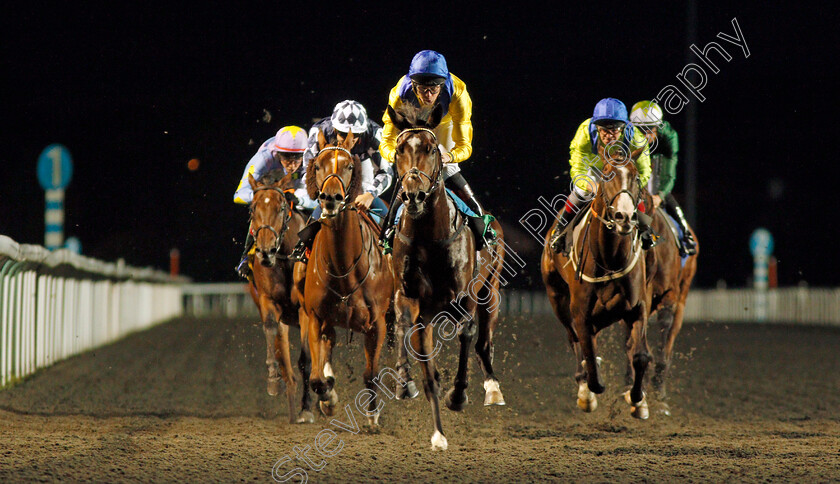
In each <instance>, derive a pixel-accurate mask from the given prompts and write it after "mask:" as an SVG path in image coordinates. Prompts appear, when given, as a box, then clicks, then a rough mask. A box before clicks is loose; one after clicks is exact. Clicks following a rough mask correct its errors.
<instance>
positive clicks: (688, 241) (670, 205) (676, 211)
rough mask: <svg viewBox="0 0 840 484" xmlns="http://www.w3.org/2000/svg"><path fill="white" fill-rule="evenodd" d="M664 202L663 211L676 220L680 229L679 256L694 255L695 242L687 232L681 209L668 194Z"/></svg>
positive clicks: (689, 232)
mask: <svg viewBox="0 0 840 484" xmlns="http://www.w3.org/2000/svg"><path fill="white" fill-rule="evenodd" d="M666 201H667V203H666V204H665V211H667V212H668V213H669V214H670V215H671V216H672V217H674V218H675V219H676V220H677V223H678V224H680V229H681V230H682V233H683V238H682V246H681V247H680V256H681V257H685V256H687V255H694V254H696V253H697V242H695V241H694V237H693V236H692V235H691V231H689V230H688V222H687V221H686V220H685V214H684V213H683V211H682V208H681V207H680V206H679V204H678V203H677V201H676V199H674V196H673V195H671V194H670V193H669V194H668V196H667V200H666Z"/></svg>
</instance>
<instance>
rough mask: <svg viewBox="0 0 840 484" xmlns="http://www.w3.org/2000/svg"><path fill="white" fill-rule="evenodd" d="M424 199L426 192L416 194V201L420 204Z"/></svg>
mask: <svg viewBox="0 0 840 484" xmlns="http://www.w3.org/2000/svg"><path fill="white" fill-rule="evenodd" d="M425 199H426V192H420V193H418V194H417V201H418V202H422V201H423V200H425Z"/></svg>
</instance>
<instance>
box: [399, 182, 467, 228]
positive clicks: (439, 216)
mask: <svg viewBox="0 0 840 484" xmlns="http://www.w3.org/2000/svg"><path fill="white" fill-rule="evenodd" d="M447 198H448V197H447V196H446V190H445V189H444V185H443V182H441V183H440V184H439V186H438V187H437V189H435V191H434V192H432V194H431V195H430V196H429V199H428V200H427V202H426V203H428V204H429V205H428V206H429V207H430V208H429V209H428V210H426V213H424V214H423V215H422V216H420V217H418V218H416V219H412V218H411V217H407V218H408V220H406V222H407V223H406V231H407V232H409V233H408V234H407V235H409V236H410V237H412V238H414V237H415V236H416V237H417V238H422V239H426V238H429V239H433V240H440V239H445V238H447V237H449V236H450V235H452V231H453V228H452V225H453V218H454V217H457V214H454V213H453V211H452V209H451V208H450V206H449V201H448V200H447ZM403 216H404V217H405V216H406V215H405V214H403Z"/></svg>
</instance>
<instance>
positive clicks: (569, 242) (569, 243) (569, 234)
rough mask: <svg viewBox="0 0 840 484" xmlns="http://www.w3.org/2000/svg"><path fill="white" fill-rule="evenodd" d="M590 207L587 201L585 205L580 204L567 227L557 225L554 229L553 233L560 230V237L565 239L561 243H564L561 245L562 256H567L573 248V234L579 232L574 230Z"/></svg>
mask: <svg viewBox="0 0 840 484" xmlns="http://www.w3.org/2000/svg"><path fill="white" fill-rule="evenodd" d="M590 205H592V202H591V201H588V202H585V203H583V204H581V206H580V209H579V210H578V211H577V213H576V214H575V216H574V217H572V220H571V221H570V222H569V224H568V225H567V226H565V227H563V226H561V225H560V224H559V223H558V224H557V225H556V226H555V227H554V230H555V231H556V230H560V231H561V232H563V233H562V235H561V237H563V238H565V239H566V240H564V241H563V242H565V243H564V245H563V247H564V248H563V255H569V252H570V251H571V249H572V247H574V243H575V234H576V233H577V232H579V230H576V229H577V227H578V226H580V222H581V220H583V218H584V217H585V216H586V214H587V213H588V212H589V206H590Z"/></svg>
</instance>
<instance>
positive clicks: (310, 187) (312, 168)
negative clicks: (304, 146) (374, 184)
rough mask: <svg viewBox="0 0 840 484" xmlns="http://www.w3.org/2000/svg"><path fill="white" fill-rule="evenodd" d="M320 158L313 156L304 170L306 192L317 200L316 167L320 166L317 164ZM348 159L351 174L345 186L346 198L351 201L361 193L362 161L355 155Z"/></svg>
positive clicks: (318, 188)
mask: <svg viewBox="0 0 840 484" xmlns="http://www.w3.org/2000/svg"><path fill="white" fill-rule="evenodd" d="M320 158H321V157H320V155H319V156H316V157H315V158H313V159H312V161H310V162H309V167H308V168H307V170H306V193H307V194H309V198H311V199H312V200H317V198H318V191H319V190H320V188H321V187H319V186H318V176H317V174H316V173H317V171H318V170H317V169H318V168H320V167H319V166H318V160H319V159H320ZM350 160H351V161H352V163H353V176H352V177H351V178H350V183H349V184H348V186H347V199H348V200H350V201H353V200H355V199H356V197H358V196H359V195H361V194H362V162H361V160H360V159H359V157H358V156H356V155H353V156H351V157H350Z"/></svg>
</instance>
